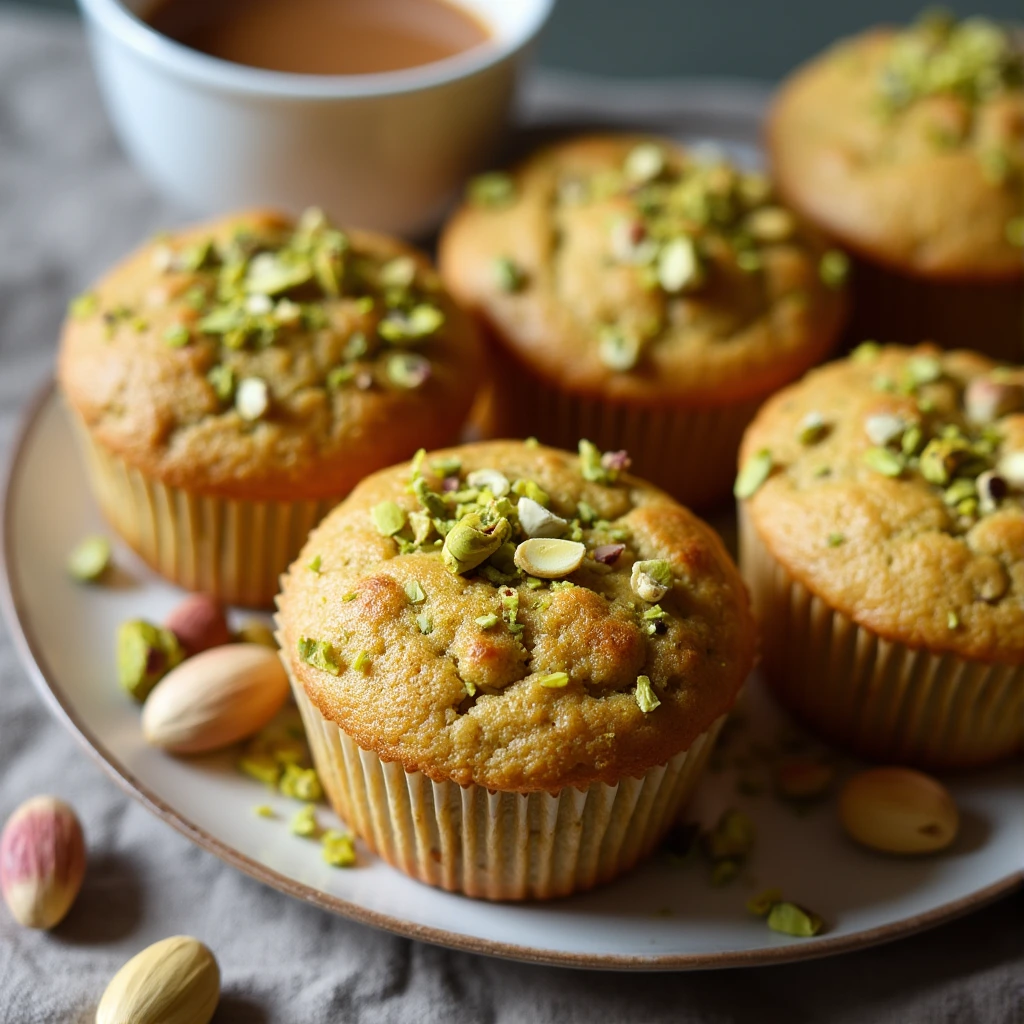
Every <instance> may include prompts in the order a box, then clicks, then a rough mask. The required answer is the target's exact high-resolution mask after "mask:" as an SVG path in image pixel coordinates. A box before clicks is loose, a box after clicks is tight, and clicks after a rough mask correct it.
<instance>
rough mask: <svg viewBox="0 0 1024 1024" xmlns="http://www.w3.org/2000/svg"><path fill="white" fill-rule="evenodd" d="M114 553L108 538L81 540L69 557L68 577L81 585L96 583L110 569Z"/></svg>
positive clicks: (97, 537) (98, 537) (96, 537)
mask: <svg viewBox="0 0 1024 1024" xmlns="http://www.w3.org/2000/svg"><path fill="white" fill-rule="evenodd" d="M111 557H112V551H111V547H110V541H109V540H107V538H106V537H100V536H95V537H86V538H84V539H83V540H80V541H79V542H78V543H77V544H76V545H75V546H74V548H72V550H71V554H70V555H69V556H68V562H67V566H68V575H69V576H70V577H71V578H72V579H73V580H77V581H78V582H79V583H96V582H97V581H99V580H101V579H103V577H104V576H105V575H106V574H107V572H108V570H109V569H110V562H111Z"/></svg>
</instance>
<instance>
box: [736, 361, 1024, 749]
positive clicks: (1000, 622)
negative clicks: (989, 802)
mask: <svg viewBox="0 0 1024 1024" xmlns="http://www.w3.org/2000/svg"><path fill="white" fill-rule="evenodd" d="M742 459H743V463H742V469H741V471H740V475H739V477H738V479H737V486H736V490H737V495H738V496H739V497H740V498H741V500H742V503H741V509H740V552H741V565H742V568H743V572H744V575H745V577H746V579H747V582H748V584H749V586H750V588H751V592H752V596H753V603H754V609H755V614H756V615H757V616H758V618H759V619H760V625H761V635H762V656H763V661H762V664H763V668H764V672H765V675H766V676H767V678H768V680H769V682H770V684H771V685H772V687H773V688H774V690H775V691H776V693H777V694H778V695H779V696H780V697H781V698H782V700H783V702H784V703H786V704H787V705H788V706H789V707H790V708H791V709H792V710H793V711H795V712H796V713H797V714H798V715H800V716H801V717H802V718H803V719H805V720H806V721H807V722H808V723H809V724H810V725H812V726H813V727H816V728H817V729H819V730H820V731H821V732H823V733H825V734H826V735H827V736H829V737H831V738H832V739H834V740H836V741H838V742H840V743H844V744H846V745H847V746H849V747H851V748H852V749H853V750H855V751H857V752H858V753H861V754H864V755H866V756H868V757H872V758H879V759H884V760H891V761H898V762H901V763H915V762H916V763H921V764H925V765H931V766H935V767H939V768H943V767H966V766H971V765H981V764H986V763H989V762H993V761H997V760H1000V759H1002V758H1008V757H1012V756H1014V755H1019V754H1020V753H1021V752H1022V751H1024V370H1018V369H1013V370H1009V369H1005V368H1002V367H998V366H996V365H995V364H994V363H992V362H991V361H990V360H989V359H987V358H985V357H984V356H981V355H978V354H976V353H972V352H966V351H958V352H950V353H947V354H942V353H941V350H940V349H937V348H935V347H934V346H920V347H917V348H904V347H899V346H889V347H885V348H880V347H879V346H877V345H873V344H868V345H864V346H861V347H860V348H859V349H857V350H856V351H855V352H854V354H853V355H852V356H851V357H850V358H848V359H846V360H843V361H841V362H837V363H833V364H831V365H829V366H826V367H824V368H822V369H820V370H815V371H813V372H812V373H809V374H808V375H807V377H806V378H805V379H804V380H803V381H801V382H800V383H799V384H795V385H793V386H792V387H790V388H787V389H785V390H784V391H782V392H780V393H779V394H778V395H776V396H774V397H773V398H772V399H770V400H769V401H768V402H767V403H766V404H765V407H764V408H763V409H762V410H761V412H760V413H759V414H758V416H757V419H755V421H754V423H753V424H752V425H751V427H750V429H749V431H748V432H747V435H746V437H745V438H744V440H743V449H742Z"/></svg>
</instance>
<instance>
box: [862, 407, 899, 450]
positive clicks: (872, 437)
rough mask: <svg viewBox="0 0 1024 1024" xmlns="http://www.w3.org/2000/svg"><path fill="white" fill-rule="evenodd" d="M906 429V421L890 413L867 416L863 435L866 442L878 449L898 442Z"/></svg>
mask: <svg viewBox="0 0 1024 1024" xmlns="http://www.w3.org/2000/svg"><path fill="white" fill-rule="evenodd" d="M906 429H907V421H906V420H905V419H904V418H903V417H902V416H895V415H893V414H892V413H877V414H876V415H874V416H868V417H867V419H866V420H865V421H864V433H865V434H867V436H868V440H869V441H870V442H871V443H872V444H873V445H876V446H878V447H880V448H885V447H886V446H887V445H890V444H892V443H893V441H898V440H899V439H900V438H901V437H902V436H903V432H904V431H905V430H906Z"/></svg>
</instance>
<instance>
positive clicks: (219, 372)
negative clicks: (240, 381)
mask: <svg viewBox="0 0 1024 1024" xmlns="http://www.w3.org/2000/svg"><path fill="white" fill-rule="evenodd" d="M206 380H207V383H209V385H210V387H211V388H213V393H214V394H215V395H216V396H217V398H218V399H219V400H220V401H221V402H230V401H231V399H232V398H233V397H234V394H235V371H234V370H232V369H231V367H230V366H225V365H224V364H223V363H218V364H216V365H215V366H211V367H210V369H209V370H207V372H206Z"/></svg>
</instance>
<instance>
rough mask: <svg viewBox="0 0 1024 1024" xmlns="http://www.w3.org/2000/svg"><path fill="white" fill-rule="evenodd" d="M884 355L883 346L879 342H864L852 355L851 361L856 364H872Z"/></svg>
mask: <svg viewBox="0 0 1024 1024" xmlns="http://www.w3.org/2000/svg"><path fill="white" fill-rule="evenodd" d="M881 354H882V346H881V345H879V344H878V342H877V341H862V342H861V343H860V344H859V345H858V346H857V347H856V348H855V349H854V350H853V351H852V352H851V353H850V359H852V360H853V362H855V363H872V362H874V361H875V360H876V359H877V358H878V357H879V356H880V355H881Z"/></svg>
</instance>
